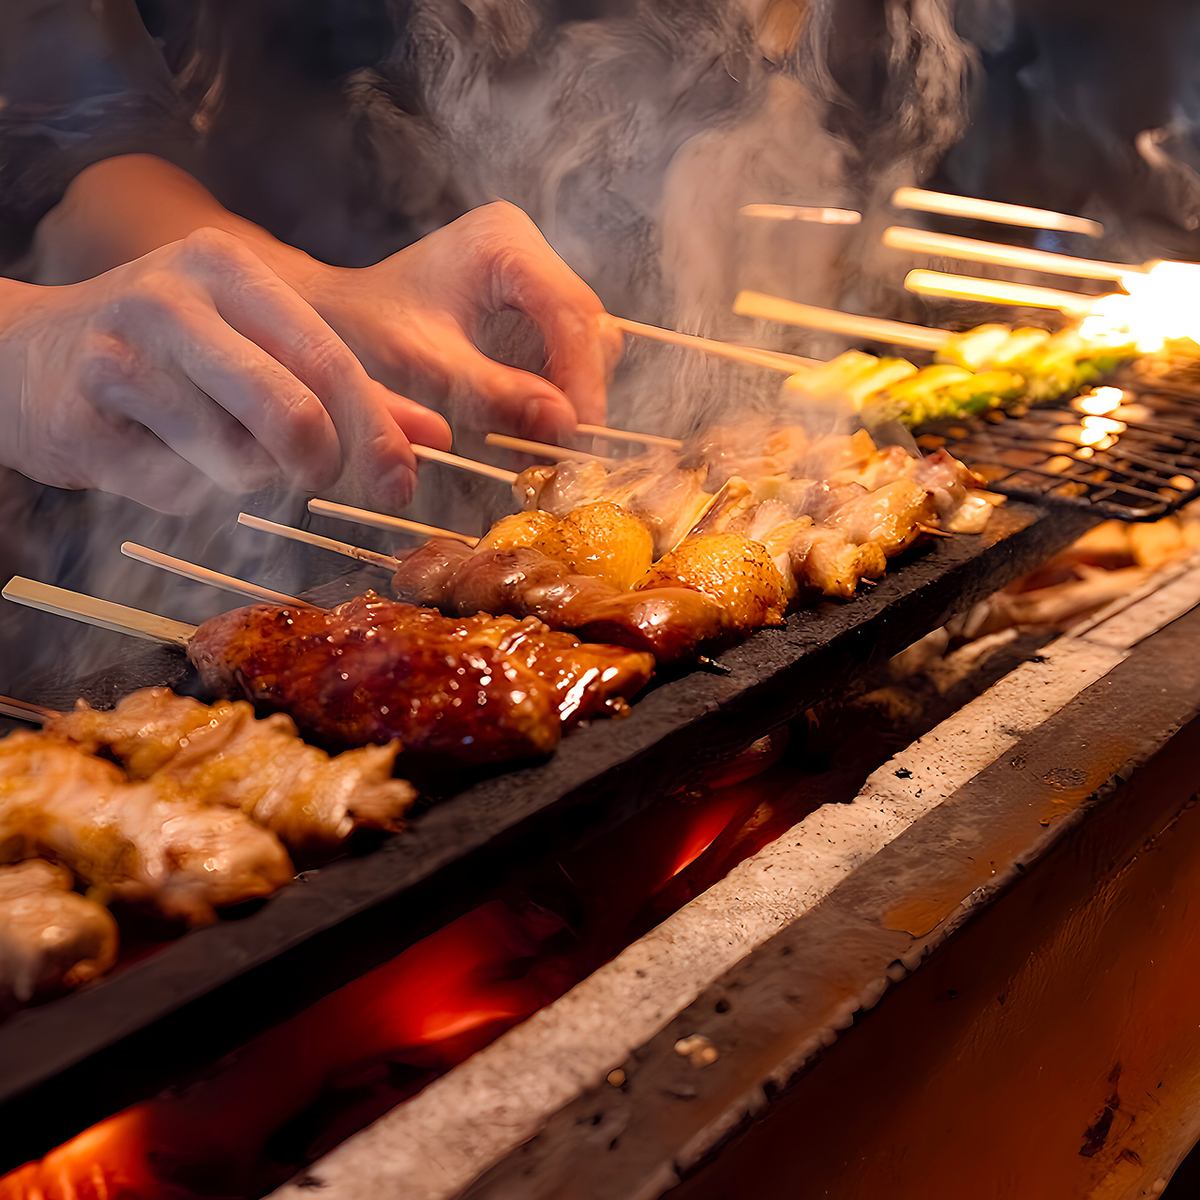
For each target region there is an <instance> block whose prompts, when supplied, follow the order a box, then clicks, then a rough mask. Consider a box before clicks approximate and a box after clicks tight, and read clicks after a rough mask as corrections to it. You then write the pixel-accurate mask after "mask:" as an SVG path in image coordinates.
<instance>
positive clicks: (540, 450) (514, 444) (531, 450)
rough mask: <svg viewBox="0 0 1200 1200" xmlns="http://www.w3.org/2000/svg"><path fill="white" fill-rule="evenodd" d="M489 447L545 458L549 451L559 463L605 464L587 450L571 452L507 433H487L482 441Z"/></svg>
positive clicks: (598, 456)
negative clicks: (510, 435)
mask: <svg viewBox="0 0 1200 1200" xmlns="http://www.w3.org/2000/svg"><path fill="white" fill-rule="evenodd" d="M483 440H484V441H485V442H486V443H487V444H488V445H489V446H496V447H498V448H499V449H501V450H519V451H520V452H521V453H523V454H537V455H540V456H542V457H546V455H547V451H550V452H551V454H550V457H553V458H556V459H558V460H559V461H560V462H605V461H607V460H606V459H605V457H604V455H602V454H592V453H591V451H589V450H571V449H568V448H567V447H566V446H553V445H550V443H548V442H531V441H530V440H529V439H528V438H519V437H509V436H508V434H507V433H489V434H488V435H487V437H486V438H484V439H483Z"/></svg>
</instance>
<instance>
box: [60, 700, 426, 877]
mask: <svg viewBox="0 0 1200 1200" xmlns="http://www.w3.org/2000/svg"><path fill="white" fill-rule="evenodd" d="M47 730H48V731H49V732H52V733H55V734H57V735H58V736H60V737H64V738H67V739H68V740H70V741H73V742H75V743H77V744H78V745H80V746H82V747H84V748H85V749H87V750H90V751H92V752H95V751H98V750H104V751H106V752H108V753H110V754H112V755H113V756H114V757H115V758H117V759H118V760H119V761H120V762H121V763H122V764H123V765H124V766H125V768H126V770H127V771H128V772H129V773H130V775H132V776H133V777H134V778H135V779H149V778H150V777H151V776H155V775H157V776H161V777H167V778H170V779H172V780H173V781H174V782H175V783H176V784H178V786H179V787H180V789H181V790H182V791H183V792H185V793H186V794H187V795H189V796H191V797H194V798H195V799H197V800H200V801H202V802H204V803H206V804H219V805H223V806H225V807H227V808H236V809H241V811H242V812H244V813H245V814H246V816H248V817H250V818H251V819H252V820H254V821H255V822H256V823H257V824H259V825H262V826H264V827H265V828H267V829H269V830H271V831H272V832H273V833H274V834H276V835H277V836H278V837H279V839H280V840H281V841H282V842H283V843H284V845H286V846H287V847H288V848H289V849H290V850H292V851H294V852H298V853H303V854H329V853H331V852H333V851H336V850H337V849H338V848H339V847H340V846H342V845H343V844H344V843H345V841H346V839H347V838H348V837H349V836H350V835H351V834H352V833H353V832H354V830H355V829H360V828H369V829H389V830H392V829H397V828H399V826H400V824H401V822H402V819H403V816H404V814H405V812H406V811H407V810H408V809H409V808H410V807H411V805H412V803H413V801H414V799H415V798H416V792H415V790H414V788H413V787H412V785H411V784H408V783H406V782H404V781H403V780H401V779H393V778H392V771H393V768H394V766H395V762H396V754H397V752H398V751H399V749H400V747H399V744H398V743H395V742H393V743H392V744H390V745H386V746H366V747H363V748H361V749H357V750H347V751H346V752H345V753H344V754H339V755H335V756H332V757H331V756H330V755H328V754H326V753H325V752H324V751H323V750H320V749H318V748H317V747H315V746H309V745H307V744H306V743H304V742H303V741H301V740H300V736H299V733H298V731H297V729H296V726H295V724H294V722H293V721H292V720H291V718H290V717H287V716H284V715H283V714H282V713H275V714H272V715H271V716H269V717H267V718H265V719H263V720H258V719H256V718H255V715H254V709H253V708H252V707H251V706H250V705H249V704H247V703H246V702H245V701H244V700H239V701H233V702H231V701H222V702H220V703H217V704H211V705H209V704H202V703H201V702H200V701H199V700H194V699H191V698H190V697H187V696H178V695H176V694H175V693H174V692H172V691H170V690H169V689H167V688H146V689H144V690H143V691H138V692H134V693H133V694H132V695H129V696H126V697H125V698H124V699H123V700H122V701H121V702H120V703H119V704H118V705H117V706H116V708H114V709H112V710H111V711H107V712H105V711H101V710H98V709H94V708H91V707H90V706H89V705H87V704H86V703H84V702H83V701H82V700H81V701H79V703H78V704H77V705H76V707H75V710H74V711H73V712H69V713H64V714H62V715H61V716H59V717H57V718H56V719H55V720H53V721H51V722H50V723H49V725H48V726H47Z"/></svg>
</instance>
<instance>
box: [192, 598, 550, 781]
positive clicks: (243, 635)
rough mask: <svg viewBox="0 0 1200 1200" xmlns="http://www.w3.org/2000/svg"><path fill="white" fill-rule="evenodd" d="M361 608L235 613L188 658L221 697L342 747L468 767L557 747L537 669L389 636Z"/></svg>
mask: <svg viewBox="0 0 1200 1200" xmlns="http://www.w3.org/2000/svg"><path fill="white" fill-rule="evenodd" d="M371 595H372V594H371V593H367V599H370V598H371ZM354 605H355V601H351V602H350V604H348V605H342V606H339V607H338V608H335V609H329V610H327V609H320V608H310V607H308V606H304V607H295V608H287V607H277V606H275V605H269V604H257V605H253V606H251V607H248V608H239V609H235V610H234V611H232V612H227V613H223V614H222V615H221V616H219V617H214V618H213V619H212V620H210V621H206V622H205V623H204V624H203V625H201V626H200V628H199V630H197V632H196V634H195V635H194V636H193V638H192V640H191V643H190V645H189V646H188V657H189V658H190V659H191V661H192V663H193V664H194V665H195V667H196V669H197V670H198V671H199V673H200V677H201V679H202V680H203V681H204V683H205V685H206V686H207V687H209V688H210V689H212V690H213V691H216V692H223V693H225V694H226V695H238V694H240V695H242V696H244V697H246V698H247V699H248V700H251V701H253V702H256V703H263V704H267V705H269V706H271V707H272V708H276V709H279V710H280V711H282V712H286V713H287V714H288V715H289V716H290V717H291V718H292V719H293V720H294V721H295V722H296V724H297V725H299V726H300V727H301V728H302V729H304V730H306V731H308V732H310V733H313V734H316V735H317V736H318V737H322V738H326V739H328V740H330V741H332V742H336V743H338V744H339V745H344V746H365V745H370V744H372V743H378V744H383V745H387V744H389V743H391V742H393V741H395V740H396V739H399V740H400V742H401V744H402V745H403V746H404V747H405V750H406V752H408V753H410V754H412V755H415V756H416V757H417V758H422V759H429V758H434V759H439V760H444V761H446V762H449V763H458V764H461V765H464V766H480V765H485V764H491V763H498V762H512V761H519V760H524V759H532V758H540V757H543V756H545V755H547V754H550V753H552V752H553V750H554V749H555V748H556V747H557V745H558V742H559V739H560V738H561V736H562V724H561V722H560V721H559V719H558V713H557V711H556V709H555V705H554V696H553V694H552V692H551V689H550V688H549V687H548V686H546V684H545V683H543V682H542V680H540V679H539V678H538V677H537V676H536V675H534V674H533V672H532V671H530V670H529V669H528V668H527V667H524V666H522V665H521V664H519V663H515V662H509V661H506V660H505V659H504V658H503V657H502V656H501V655H499V654H497V653H496V652H494V651H484V650H479V651H468V652H465V653H461V652H459V651H458V650H457V649H456V648H455V647H454V646H453V645H452V644H451V643H450V642H449V640H448V639H447V638H446V637H444V636H442V637H439V636H437V634H436V632H435V631H433V630H430V629H427V628H420V627H418V626H416V625H414V624H411V623H409V624H407V625H405V624H400V625H398V626H397V627H395V628H393V629H389V630H381V629H380V628H379V627H378V626H377V625H376V624H374V623H372V622H371V621H370V620H363V619H362V614H361V612H359V611H358V610H357V606H356V607H351V606H354Z"/></svg>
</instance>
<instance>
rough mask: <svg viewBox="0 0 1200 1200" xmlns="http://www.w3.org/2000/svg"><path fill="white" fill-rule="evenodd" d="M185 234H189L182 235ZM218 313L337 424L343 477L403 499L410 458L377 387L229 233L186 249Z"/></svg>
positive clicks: (412, 470)
mask: <svg viewBox="0 0 1200 1200" xmlns="http://www.w3.org/2000/svg"><path fill="white" fill-rule="evenodd" d="M190 240H191V239H189V241H190ZM191 253H192V254H193V255H194V258H195V261H196V262H197V263H198V264H199V265H200V266H201V268H202V270H204V271H205V272H206V273H207V277H208V281H209V283H210V286H211V288H212V295H213V299H214V302H215V304H216V307H217V311H218V312H219V313H220V314H221V316H222V317H223V318H224V319H225V320H226V321H228V322H229V324H230V325H232V326H233V328H234V329H236V330H237V331H238V332H239V333H241V334H242V335H243V336H244V337H246V338H248V339H249V340H250V341H252V342H254V343H255V344H256V345H257V346H260V347H261V348H262V349H263V350H265V351H266V352H267V353H268V354H270V355H271V357H272V358H274V359H276V361H278V362H280V363H282V364H283V366H285V367H286V368H287V369H288V370H289V371H290V372H291V373H292V374H293V375H294V376H295V377H296V378H297V379H298V380H300V382H301V383H303V384H305V385H306V386H307V387H308V388H309V389H311V391H312V392H313V393H314V394H315V395H316V396H317V397H318V398H319V400H320V401H321V403H322V404H323V405H324V407H325V410H326V412H327V413H328V414H329V416H330V418H331V419H332V421H333V424H334V427H335V429H336V430H337V434H338V439H339V441H340V443H341V448H342V465H343V476H344V477H347V478H348V479H349V481H350V482H351V484H352V486H354V487H355V488H356V489H363V490H366V489H371V490H374V491H375V492H376V494H377V499H378V500H379V502H381V503H385V504H388V503H407V502H408V499H409V497H410V496H411V494H412V488H413V486H414V484H415V482H416V469H417V463H416V458H415V456H414V455H413V453H412V448H411V447H410V446H409V444H408V439H407V438H406V437H405V436H404V434H403V432H402V431H401V429H400V427H399V426H398V425H397V424H396V422H395V420H394V419H393V417H392V414H391V412H390V410H389V408H388V406H387V404H386V403H385V402H384V399H383V392H384V389H383V388H382V386H381V385H380V384H378V383H376V382H375V381H373V380H371V379H370V378H369V377H368V375H367V373H366V371H365V370H364V369H363V366H362V364H361V363H360V362H359V361H358V359H356V358H355V357H354V355H353V353H352V352H351V351H350V349H349V348H348V347H347V346H346V344H345V343H344V342H343V341H342V340H341V339H340V338H339V337H338V336H337V334H336V333H334V331H333V330H332V329H330V327H329V326H328V325H327V324H326V323H325V322H324V321H323V320H322V319H321V317H320V316H319V315H318V314H317V313H316V311H315V310H314V309H313V308H311V307H310V306H309V305H308V303H307V302H306V301H305V300H303V299H302V298H301V297H300V296H299V295H298V294H297V293H296V292H294V291H293V290H292V289H291V288H290V287H289V286H288V285H287V284H286V283H284V281H283V280H282V279H280V278H279V276H278V275H276V274H275V273H274V272H273V271H271V270H270V269H269V268H268V267H267V266H266V265H265V264H264V263H263V262H261V260H259V259H258V258H257V257H256V256H255V255H254V254H253V253H252V252H251V251H250V250H249V249H248V248H247V247H245V246H243V245H242V244H241V243H240V242H238V241H237V239H226V238H225V237H223V236H220V235H218V236H216V237H215V238H211V239H208V240H203V239H202V240H201V241H200V243H199V245H198V246H197V247H196V248H195V249H193V250H192V251H191Z"/></svg>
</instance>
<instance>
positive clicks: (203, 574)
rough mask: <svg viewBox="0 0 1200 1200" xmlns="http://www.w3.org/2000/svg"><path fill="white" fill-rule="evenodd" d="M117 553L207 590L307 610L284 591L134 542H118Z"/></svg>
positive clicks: (300, 601)
mask: <svg viewBox="0 0 1200 1200" xmlns="http://www.w3.org/2000/svg"><path fill="white" fill-rule="evenodd" d="M121 553H122V554H123V555H125V557H126V558H132V559H133V560H134V561H135V562H140V563H145V564H146V565H147V566H150V567H157V568H158V569H159V570H160V571H170V573H171V574H172V575H178V576H180V578H182V579H190V580H192V581H193V582H194V583H207V584H208V585H209V586H210V587H215V588H220V589H221V590H222V591H225V592H232V593H233V594H234V595H235V596H245V597H246V598H247V599H250V600H257V601H258V602H260V603H262V604H280V605H282V606H283V607H285V608H295V607H296V606H300V607H303V608H307V607H309V605H308V602H307V601H305V600H300V599H298V598H297V597H296V596H288V595H286V594H285V593H284V592H276V591H273V590H272V589H271V588H266V587H260V586H259V585H258V584H257V583H250V582H249V581H247V580H245V579H238V578H237V577H236V576H233V575H224V574H222V573H221V572H220V571H213V570H211V569H210V568H208V567H202V566H200V565H199V564H198V563H190V562H188V561H187V559H184V558H176V557H175V556H174V555H172V554H164V553H163V552H162V551H161V550H151V549H150V548H149V547H148V546H139V545H138V544H137V543H136V542H122V543H121Z"/></svg>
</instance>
